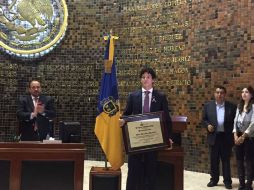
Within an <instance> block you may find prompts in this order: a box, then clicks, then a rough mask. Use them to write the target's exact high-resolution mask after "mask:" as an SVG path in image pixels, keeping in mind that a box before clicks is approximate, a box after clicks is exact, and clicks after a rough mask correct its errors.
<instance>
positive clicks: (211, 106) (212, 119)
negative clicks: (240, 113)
mask: <svg viewBox="0 0 254 190" xmlns="http://www.w3.org/2000/svg"><path fill="white" fill-rule="evenodd" d="M235 112H236V106H235V105H234V104H232V103H230V102H228V101H225V118H224V132H225V135H226V136H225V137H226V139H225V142H228V144H229V145H231V146H233V144H234V138H233V133H232V130H233V125H234V117H235ZM209 124H211V125H213V126H214V127H215V128H216V126H218V123H217V111H216V103H215V101H210V102H208V103H207V104H205V106H204V110H203V127H205V128H206V129H207V127H208V125H209ZM215 140H216V130H215V131H214V132H213V133H210V132H208V130H207V142H208V144H209V145H214V143H215Z"/></svg>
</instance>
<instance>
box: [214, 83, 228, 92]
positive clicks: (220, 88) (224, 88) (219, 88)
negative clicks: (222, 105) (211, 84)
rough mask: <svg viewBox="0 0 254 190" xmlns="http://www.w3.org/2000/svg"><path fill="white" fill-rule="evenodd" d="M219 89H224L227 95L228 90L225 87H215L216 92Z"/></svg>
mask: <svg viewBox="0 0 254 190" xmlns="http://www.w3.org/2000/svg"><path fill="white" fill-rule="evenodd" d="M217 88H219V89H222V90H223V91H224V92H225V93H227V89H226V88H225V87H224V86H221V85H217V86H215V90H216V89H217Z"/></svg>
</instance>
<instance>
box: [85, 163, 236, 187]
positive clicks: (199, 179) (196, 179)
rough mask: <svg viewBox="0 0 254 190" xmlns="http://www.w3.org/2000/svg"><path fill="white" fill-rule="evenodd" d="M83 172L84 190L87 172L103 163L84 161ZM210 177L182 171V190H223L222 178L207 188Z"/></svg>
mask: <svg viewBox="0 0 254 190" xmlns="http://www.w3.org/2000/svg"><path fill="white" fill-rule="evenodd" d="M84 166H85V171H84V190H88V189H89V172H90V169H91V167H92V166H99V167H103V166H104V162H98V161H87V160H86V161H85V165H84ZM127 170H128V169H127V164H124V166H122V168H121V171H122V190H125V182H126V174H127ZM209 179H210V175H208V174H204V173H197V172H190V171H184V190H222V189H223V190H225V187H224V185H223V182H222V177H221V178H220V181H219V183H218V186H216V187H207V186H206V184H207V183H208V182H209ZM232 186H233V190H237V189H238V188H237V187H238V180H237V179H235V178H233V184H232Z"/></svg>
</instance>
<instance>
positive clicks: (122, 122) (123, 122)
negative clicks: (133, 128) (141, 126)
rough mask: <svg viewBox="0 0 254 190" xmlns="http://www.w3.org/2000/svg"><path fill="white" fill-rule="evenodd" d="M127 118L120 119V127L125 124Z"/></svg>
mask: <svg viewBox="0 0 254 190" xmlns="http://www.w3.org/2000/svg"><path fill="white" fill-rule="evenodd" d="M124 124H125V120H124V119H119V125H120V127H122V126H124Z"/></svg>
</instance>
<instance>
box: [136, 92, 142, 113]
mask: <svg viewBox="0 0 254 190" xmlns="http://www.w3.org/2000/svg"><path fill="white" fill-rule="evenodd" d="M137 100H138V102H137V103H138V105H137V109H138V113H142V109H143V108H142V90H140V91H138V94H137Z"/></svg>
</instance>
